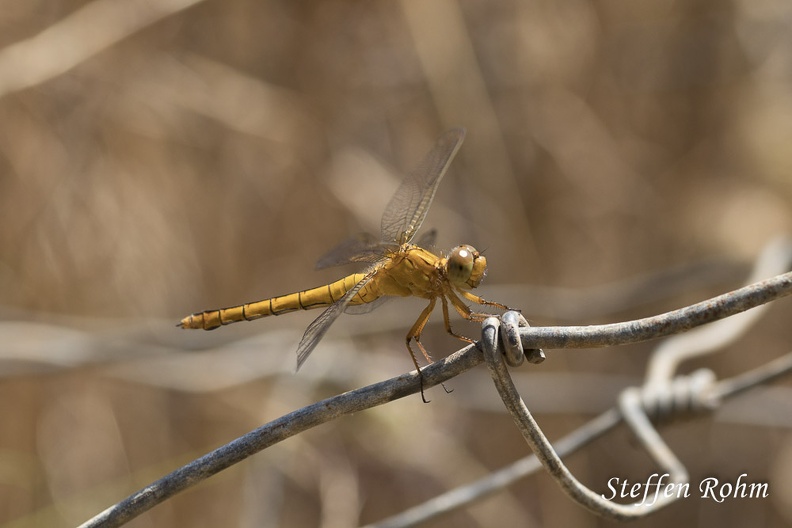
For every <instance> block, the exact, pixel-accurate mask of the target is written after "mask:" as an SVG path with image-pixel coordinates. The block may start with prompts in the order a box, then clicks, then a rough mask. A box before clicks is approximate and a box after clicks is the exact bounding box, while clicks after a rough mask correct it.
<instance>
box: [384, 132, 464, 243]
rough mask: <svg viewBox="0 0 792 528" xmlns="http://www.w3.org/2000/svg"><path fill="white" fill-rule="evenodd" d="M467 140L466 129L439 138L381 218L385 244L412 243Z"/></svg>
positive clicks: (406, 178)
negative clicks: (449, 169) (456, 155)
mask: <svg viewBox="0 0 792 528" xmlns="http://www.w3.org/2000/svg"><path fill="white" fill-rule="evenodd" d="M464 139H465V129H464V128H452V129H451V130H449V131H448V132H446V133H445V134H443V135H442V136H440V139H438V140H437V143H436V144H435V146H434V148H432V150H431V151H430V152H429V154H427V155H426V157H425V158H424V160H423V161H422V162H421V164H420V165H418V166H417V167H416V168H415V169H413V170H412V171H411V172H410V173H409V174H408V175H407V176H406V177H405V178H404V181H402V183H401V185H400V186H399V188H398V190H397V191H396V194H394V195H393V198H391V200H390V202H389V203H388V206H387V207H386V208H385V213H383V215H382V242H384V243H394V242H395V243H397V244H405V243H407V242H409V241H410V240H412V238H413V237H414V236H415V233H416V231H418V228H419V227H421V224H422V223H423V221H424V218H426V213H428V212H429V206H430V205H431V204H432V199H433V198H434V195H435V191H437V186H438V185H439V184H440V180H441V179H442V178H443V175H444V174H445V173H446V169H448V166H449V165H450V164H451V160H452V159H453V158H454V155H455V154H456V152H457V150H459V147H460V146H461V145H462V140H464Z"/></svg>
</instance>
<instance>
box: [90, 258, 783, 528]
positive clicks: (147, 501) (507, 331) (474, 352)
mask: <svg viewBox="0 0 792 528" xmlns="http://www.w3.org/2000/svg"><path fill="white" fill-rule="evenodd" d="M785 247H786V248H787V253H786V254H787V255H790V254H792V251H789V245H788V244H787V245H786V246H785ZM788 262H789V260H788V259H787V260H786V264H785V265H786V266H788ZM787 269H788V268H787ZM791 293H792V273H784V274H780V275H776V276H775V277H772V278H770V279H765V280H762V281H758V282H755V283H753V284H750V285H748V286H745V287H743V288H740V289H737V290H734V291H732V292H729V293H726V294H724V295H720V296H717V297H714V298H712V299H709V300H706V301H703V302H699V303H696V304H693V305H690V306H688V307H685V308H682V309H679V310H674V311H670V312H666V313H664V314H660V315H657V316H653V317H647V318H643V319H637V320H633V321H627V322H622V323H613V324H606V325H592V326H566V327H530V326H525V323H524V319H522V318H521V316H519V314H515V315H514V316H504V317H503V318H501V319H494V318H491V319H488V320H487V321H485V323H484V325H483V330H482V343H483V345H482V347H481V348H479V347H478V346H477V345H469V346H467V347H464V348H463V349H461V350H459V351H457V352H455V353H454V354H452V355H450V356H448V357H447V358H445V359H443V360H439V361H436V362H435V363H433V364H431V365H428V366H427V367H424V368H423V369H422V370H421V373H420V374H419V373H418V372H417V371H412V372H409V373H406V374H403V375H400V376H397V377H394V378H391V379H388V380H385V381H382V382H379V383H375V384H372V385H369V386H366V387H362V388H359V389H356V390H352V391H349V392H346V393H344V394H340V395H338V396H334V397H331V398H328V399H325V400H322V401H319V402H317V403H314V404H312V405H308V406H306V407H303V408H301V409H298V410H296V411H294V412H291V413H289V414H286V415H284V416H281V417H280V418H278V419H276V420H274V421H272V422H269V423H268V424H266V425H263V426H262V427H259V428H257V429H255V430H253V431H251V432H249V433H247V434H245V435H243V436H241V437H239V438H237V439H236V440H234V441H232V442H230V443H228V444H226V445H224V446H222V447H220V448H218V449H216V450H214V451H212V452H210V453H208V454H206V455H204V456H202V457H200V458H198V459H196V460H194V461H193V462H190V463H189V464H186V465H184V466H182V467H181V468H179V469H177V470H176V471H173V472H172V473H170V474H168V475H166V476H164V477H162V478H161V479H159V480H157V481H156V482H153V483H151V484H150V485H148V486H146V487H144V488H143V489H141V490H139V491H137V492H136V493H134V494H132V495H130V496H129V497H127V498H126V499H124V500H122V501H120V502H118V503H117V504H115V505H113V506H111V507H109V508H107V509H106V510H104V511H103V512H101V513H99V514H98V515H96V516H95V517H93V518H92V519H90V520H88V521H86V522H85V523H84V524H82V525H81V526H82V527H83V528H88V527H100V526H101V527H111V526H120V525H122V524H124V523H125V522H127V521H129V520H131V519H133V518H135V517H136V516H138V515H140V514H141V513H143V512H145V511H147V510H149V509H151V508H152V507H154V506H155V505H157V504H159V503H161V502H163V501H165V500H167V499H168V498H170V497H172V496H173V495H175V494H177V493H179V492H181V491H183V490H185V489H187V488H189V487H191V486H194V485H195V484H198V483H199V482H202V481H203V480H205V479H207V478H209V477H210V476H212V475H215V474H216V473H218V472H220V471H222V470H224V469H226V468H228V467H230V466H232V465H234V464H236V463H238V462H240V461H242V460H244V459H246V458H248V457H250V456H251V455H253V454H255V453H258V452H260V451H261V450H263V449H266V448H267V447H270V446H272V445H274V444H276V443H278V442H280V441H282V440H284V439H286V438H289V437H291V436H294V435H296V434H299V433H301V432H303V431H306V430H308V429H310V428H312V427H315V426H317V425H320V424H322V423H326V422H328V421H331V420H334V419H336V418H338V417H340V416H343V415H346V414H351V413H355V412H359V411H362V410H365V409H370V408H372V407H375V406H378V405H382V404H384V403H388V402H391V401H394V400H396V399H399V398H403V397H405V396H408V395H411V394H415V393H417V392H418V391H420V389H421V378H423V387H424V388H429V387H432V386H435V385H437V384H440V383H442V382H444V381H447V380H449V379H451V378H453V377H455V376H457V375H459V374H461V373H462V372H465V371H467V370H469V369H471V368H473V367H475V366H477V365H479V364H480V363H482V362H485V361H486V362H487V363H488V366H489V367H490V369H491V372H492V373H493V379H494V381H495V383H496V386H497V387H499V391H500V392H501V396H502V399H503V400H504V403H505V404H506V405H507V407H508V408H509V410H510V412H511V413H512V415H513V416H514V417H515V421H516V423H517V424H518V428H519V429H520V430H521V431H523V432H524V435H525V436H526V440H527V441H528V443H529V444H530V445H531V446H532V447H533V448H534V449H535V452H536V453H537V454H541V460H542V463H543V464H544V465H545V467H547V468H549V469H550V470H551V473H552V474H554V476H556V477H557V478H558V480H559V483H560V484H561V486H562V488H563V489H564V490H565V491H566V492H567V493H569V494H570V495H571V496H572V497H573V498H574V499H575V500H577V501H578V502H579V503H581V504H583V505H584V506H586V507H588V508H590V509H592V510H593V511H596V512H597V513H599V514H601V515H606V516H611V517H614V518H618V519H626V518H628V517H633V516H635V515H646V514H648V513H651V511H654V510H655V509H656V508H658V507H662V506H664V505H665V504H666V502H665V501H660V502H659V504H660V505H659V506H657V505H655V506H653V507H652V508H651V509H649V510H646V509H643V510H642V509H635V508H633V507H632V506H624V505H619V504H613V503H607V504H603V499H601V498H600V497H598V496H597V495H596V494H595V493H594V492H592V491H591V490H588V489H587V488H585V487H583V486H582V485H580V484H579V483H578V482H577V481H576V480H575V479H574V477H573V476H572V475H571V473H569V472H568V471H566V470H565V468H564V466H563V464H562V463H561V461H560V458H559V457H560V456H562V455H564V454H566V453H568V452H571V451H572V450H574V449H577V448H579V447H581V446H582V445H584V444H585V443H587V442H590V441H591V440H593V439H594V438H596V437H597V436H600V435H602V434H604V432H606V431H607V430H609V429H610V428H612V427H614V426H615V425H617V424H618V423H619V422H620V421H621V420H625V421H626V422H627V423H628V424H630V425H631V427H632V429H633V431H634V432H635V433H636V435H638V437H639V438H640V439H641V440H642V443H643V444H644V445H645V447H646V448H647V450H648V451H649V452H650V453H653V454H654V458H655V460H656V461H657V462H658V464H659V465H661V466H662V467H663V468H665V470H666V471H667V472H668V473H669V474H671V475H672V477H673V481H674V482H684V481H686V480H687V472H686V470H685V469H684V466H683V465H682V464H681V463H680V462H679V461H678V460H677V459H676V457H675V456H674V455H673V453H672V452H671V451H670V449H668V448H667V446H665V444H664V443H663V442H662V439H660V437H659V435H658V434H657V433H656V431H655V430H654V428H653V427H652V426H651V422H650V420H649V418H650V417H651V416H655V415H656V410H657V409H658V408H659V406H654V407H652V405H650V403H651V401H652V400H651V399H650V398H648V397H647V393H645V392H640V391H639V392H635V391H632V392H630V390H628V391H626V392H625V393H623V395H622V397H621V398H620V405H619V408H618V410H617V409H612V410H610V411H608V412H606V413H604V414H603V415H601V416H600V417H598V418H597V419H595V420H593V421H592V422H591V423H590V424H589V425H588V426H585V427H584V428H581V429H580V430H579V431H578V434H575V435H570V436H569V437H567V438H565V439H564V440H562V441H561V442H559V443H558V444H557V447H556V448H555V449H554V448H553V447H552V446H551V445H550V444H549V442H548V441H547V439H546V438H544V435H543V434H542V433H541V430H540V429H539V428H538V426H537V425H536V424H535V422H533V419H532V417H531V416H530V412H528V410H527V408H526V407H525V405H524V403H522V400H521V398H520V397H519V393H518V392H517V390H516V389H515V388H514V385H513V383H511V380H510V377H509V374H508V370H507V369H506V368H505V365H503V362H502V361H500V353H499V352H497V351H498V346H497V344H496V343H497V342H498V339H497V337H496V336H497V335H499V334H500V336H501V341H502V346H503V348H504V349H506V350H507V351H508V352H509V356H507V357H509V359H508V362H509V363H514V364H516V363H519V362H520V361H521V358H520V357H519V349H522V348H524V349H525V350H527V351H529V359H531V358H532V359H533V360H534V361H539V360H541V350H540V349H542V348H554V349H555V348H596V347H606V346H615V345H621V344H627V343H636V342H639V341H646V340H650V339H656V338H659V337H663V336H668V335H672V334H677V333H680V332H684V331H687V330H690V329H692V328H695V327H698V326H701V325H704V324H706V323H710V322H713V321H717V320H721V319H725V318H727V317H731V316H734V315H735V314H738V313H742V312H745V311H746V310H749V309H751V308H755V307H758V306H762V305H764V304H766V303H768V302H771V301H773V300H775V299H779V298H781V297H784V296H787V295H790V294H791ZM521 324H522V325H523V326H520V325H521ZM499 326H502V327H503V328H502V329H501V330H502V331H500V332H499V331H498V330H499V328H498V327H499ZM789 369H790V365H789V362H788V361H787V362H783V363H782V364H780V366H779V365H774V368H773V369H771V370H772V376H770V375H768V373H767V372H769V371H763V372H760V373H758V374H757V373H751V374H750V375H746V377H743V378H741V379H740V380H739V381H736V382H735V381H732V383H731V385H727V387H728V386H730V387H732V388H731V389H727V388H724V387H723V386H721V387H720V389H717V388H713V387H718V386H717V385H715V386H713V385H712V382H713V380H712V379H711V378H712V376H711V375H710V374H696V375H693V376H691V377H687V378H686V377H677V378H674V380H673V383H671V384H670V385H667V391H671V392H673V394H674V396H672V398H671V401H675V402H677V403H679V402H681V401H686V402H687V405H683V406H680V405H678V404H677V405H675V406H674V407H673V408H672V409H671V410H672V411H674V412H676V411H677V410H678V409H681V408H685V409H686V410H690V409H691V408H695V409H710V408H712V406H713V404H712V402H713V401H718V400H719V398H720V397H725V396H726V395H728V394H730V393H731V392H735V393H736V392H738V390H745V389H747V388H748V387H750V386H755V385H756V384H759V383H763V382H764V381H766V380H767V379H770V377H774V376H779V375H782V374H783V373H786V372H788V371H789ZM705 377H706V378H707V380H705V379H704V378H705ZM703 381H707V383H703ZM735 388H737V389H735ZM704 389H706V390H704ZM705 394H707V395H708V397H709V398H710V399H709V400H707V403H706V404H702V403H701V402H702V401H704V400H703V399H702V398H704V395H705ZM654 397H657V394H655V396H654ZM694 398H698V400H696V401H697V402H698V403H695V404H694V403H693V400H694ZM666 410H667V414H670V411H669V410H668V409H666ZM534 460H535V459H534ZM516 464H517V466H518V469H515V468H511V469H509V470H507V471H503V472H496V473H493V474H492V475H491V477H490V479H492V480H491V481H488V483H487V484H485V485H483V486H480V489H479V490H477V491H474V492H471V491H470V489H468V490H466V491H464V492H458V495H456V496H455V497H456V498H454V500H451V501H449V500H448V497H445V498H444V499H441V502H443V501H445V502H446V503H447V504H455V505H456V507H459V506H461V505H463V504H467V503H468V502H469V501H471V500H476V499H477V498H479V497H481V496H482V494H483V493H486V492H482V491H481V490H482V489H484V490H487V492H489V493H491V492H493V491H494V490H495V489H498V488H499V487H502V485H505V484H503V483H506V482H511V481H513V479H515V478H519V477H518V476H517V475H521V476H524V475H525V474H528V473H529V472H532V471H535V470H536V469H538V467H539V465H537V462H536V461H534V462H528V461H521V462H518V463H516ZM474 487H475V486H474ZM462 496H465V498H464V499H461V498H460V497H462ZM452 498H453V497H452ZM606 502H607V501H606ZM427 511H431V512H432V516H434V515H436V514H439V513H441V512H443V511H448V510H447V509H445V508H443V507H438V506H437V504H432V505H431V506H427V507H426V508H425V511H424V513H423V516H417V517H416V518H420V519H425V518H428V517H426V515H427V513H426V512H427ZM408 513H410V512H405V515H407V514H408ZM389 522H390V521H388V522H385V523H383V524H378V525H376V526H412V525H414V524H415V523H416V522H419V520H414V519H413V520H410V521H409V522H408V523H406V524H405V523H402V524H398V523H390V524H389ZM394 522H395V521H394ZM399 522H401V521H399Z"/></svg>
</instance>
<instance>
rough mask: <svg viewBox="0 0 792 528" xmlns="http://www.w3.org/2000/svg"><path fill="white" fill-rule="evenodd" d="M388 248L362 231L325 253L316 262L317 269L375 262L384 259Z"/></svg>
mask: <svg viewBox="0 0 792 528" xmlns="http://www.w3.org/2000/svg"><path fill="white" fill-rule="evenodd" d="M387 249H388V247H387V246H386V245H383V244H381V243H380V242H379V240H377V239H376V238H375V237H374V236H372V235H369V234H368V233H360V234H359V235H357V236H354V237H351V238H348V239H346V240H344V241H343V242H341V243H340V244H338V245H337V246H336V247H334V248H333V249H331V250H330V251H328V252H327V253H325V254H324V255H323V256H322V258H320V259H319V260H318V261H317V262H316V269H324V268H330V267H333V266H342V265H344V264H350V263H354V262H367V263H374V262H377V261H378V260H381V259H382V257H383V255H384V254H385V251H386V250H387Z"/></svg>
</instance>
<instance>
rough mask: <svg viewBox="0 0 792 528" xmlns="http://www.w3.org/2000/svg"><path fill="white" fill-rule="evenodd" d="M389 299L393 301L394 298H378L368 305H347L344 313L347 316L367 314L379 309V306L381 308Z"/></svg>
mask: <svg viewBox="0 0 792 528" xmlns="http://www.w3.org/2000/svg"><path fill="white" fill-rule="evenodd" d="M391 299H395V297H386V296H384V295H383V296H382V297H380V298H379V299H377V300H376V301H373V302H370V303H366V304H349V305H347V307H346V308H345V309H344V313H345V314H349V315H362V314H367V313H369V312H371V311H373V310H375V309H377V308H379V307H380V306H382V305H383V304H385V303H386V302H388V301H390V300H391Z"/></svg>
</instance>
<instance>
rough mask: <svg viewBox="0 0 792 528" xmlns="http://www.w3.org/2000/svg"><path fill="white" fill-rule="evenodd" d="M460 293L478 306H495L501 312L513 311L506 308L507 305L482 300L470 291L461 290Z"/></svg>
mask: <svg viewBox="0 0 792 528" xmlns="http://www.w3.org/2000/svg"><path fill="white" fill-rule="evenodd" d="M459 293H460V294H462V297H464V298H465V299H467V300H468V301H473V302H474V303H476V304H481V305H483V306H494V307H495V308H500V309H501V310H506V311H507V312H510V311H512V309H511V308H509V307H508V306H506V305H505V304H501V303H497V302H493V301H488V300H486V299H482V298H481V297H479V296H478V295H473V294H472V293H470V292H469V291H465V290H459ZM468 311H469V310H468Z"/></svg>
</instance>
